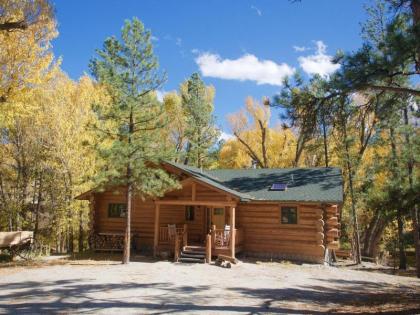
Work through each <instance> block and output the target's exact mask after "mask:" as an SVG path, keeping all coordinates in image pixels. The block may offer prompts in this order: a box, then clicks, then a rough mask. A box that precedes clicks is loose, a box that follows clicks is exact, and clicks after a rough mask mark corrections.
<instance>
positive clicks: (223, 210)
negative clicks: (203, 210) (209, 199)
mask: <svg viewBox="0 0 420 315" xmlns="http://www.w3.org/2000/svg"><path fill="white" fill-rule="evenodd" d="M216 210H222V211H221V213H216ZM213 215H226V209H225V208H224V207H217V208H216V207H215V208H213Z"/></svg>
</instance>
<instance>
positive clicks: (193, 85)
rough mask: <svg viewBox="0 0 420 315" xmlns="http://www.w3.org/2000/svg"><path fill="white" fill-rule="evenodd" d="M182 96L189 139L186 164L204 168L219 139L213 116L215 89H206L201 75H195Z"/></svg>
mask: <svg viewBox="0 0 420 315" xmlns="http://www.w3.org/2000/svg"><path fill="white" fill-rule="evenodd" d="M181 96H182V106H183V108H184V111H185V114H186V117H187V118H186V125H187V128H186V130H185V135H186V137H187V138H188V142H187V148H186V157H185V160H184V163H185V164H188V165H194V166H197V167H202V166H205V165H206V164H207V162H208V156H209V149H210V148H211V147H212V146H214V145H215V144H216V142H217V139H218V137H219V131H218V130H217V128H215V118H214V115H213V109H214V106H213V96H214V89H213V88H211V87H206V85H205V84H204V82H203V81H202V80H201V78H200V75H199V74H198V73H194V74H192V75H191V77H190V78H189V79H188V80H187V82H186V83H185V85H184V86H183V87H182V88H181Z"/></svg>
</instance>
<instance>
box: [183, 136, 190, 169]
mask: <svg viewBox="0 0 420 315" xmlns="http://www.w3.org/2000/svg"><path fill="white" fill-rule="evenodd" d="M190 151H191V142H189V141H188V143H187V149H186V150H185V159H184V165H188V163H189V159H190Z"/></svg>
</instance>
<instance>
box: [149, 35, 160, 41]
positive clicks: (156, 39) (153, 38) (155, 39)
mask: <svg viewBox="0 0 420 315" xmlns="http://www.w3.org/2000/svg"><path fill="white" fill-rule="evenodd" d="M150 39H151V40H152V42H157V41H158V40H159V37H156V36H153V35H152V37H150Z"/></svg>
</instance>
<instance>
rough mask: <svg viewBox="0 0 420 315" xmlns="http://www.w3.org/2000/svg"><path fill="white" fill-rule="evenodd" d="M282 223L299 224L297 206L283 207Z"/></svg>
mask: <svg viewBox="0 0 420 315" xmlns="http://www.w3.org/2000/svg"><path fill="white" fill-rule="evenodd" d="M281 223H282V224H297V208H296V207H281Z"/></svg>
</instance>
